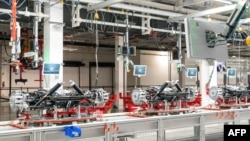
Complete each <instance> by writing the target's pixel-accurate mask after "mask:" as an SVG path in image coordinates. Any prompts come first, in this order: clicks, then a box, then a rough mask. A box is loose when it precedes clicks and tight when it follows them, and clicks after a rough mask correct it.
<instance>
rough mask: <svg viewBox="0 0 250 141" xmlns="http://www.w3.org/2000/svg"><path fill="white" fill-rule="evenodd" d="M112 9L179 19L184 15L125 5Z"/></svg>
mask: <svg viewBox="0 0 250 141" xmlns="http://www.w3.org/2000/svg"><path fill="white" fill-rule="evenodd" d="M79 1H80V2H82V3H100V2H103V0H91V2H90V1H89V0H79ZM110 7H113V8H118V9H124V10H131V11H137V12H142V13H145V12H146V13H149V14H154V15H161V16H164V17H177V16H181V15H182V14H179V13H175V12H169V11H166V10H159V9H152V8H146V7H141V6H135V5H128V4H123V3H117V4H113V5H110Z"/></svg>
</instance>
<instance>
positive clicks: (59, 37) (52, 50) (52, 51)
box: [43, 2, 67, 89]
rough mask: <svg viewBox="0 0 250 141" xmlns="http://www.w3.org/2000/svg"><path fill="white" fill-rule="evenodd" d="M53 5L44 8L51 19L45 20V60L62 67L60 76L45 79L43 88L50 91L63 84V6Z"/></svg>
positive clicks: (49, 76)
mask: <svg viewBox="0 0 250 141" xmlns="http://www.w3.org/2000/svg"><path fill="white" fill-rule="evenodd" d="M53 3H54V2H49V3H45V4H46V5H48V6H45V8H44V13H45V14H48V15H49V18H45V19H44V47H43V49H44V53H43V54H44V55H43V60H44V62H46V63H60V64H61V66H60V72H59V75H54V74H53V75H46V76H44V77H43V87H44V88H49V89H50V88H52V87H53V86H54V85H55V84H57V83H61V82H63V66H62V64H63V5H62V4H60V3H58V4H55V5H53ZM66 83H67V82H66Z"/></svg>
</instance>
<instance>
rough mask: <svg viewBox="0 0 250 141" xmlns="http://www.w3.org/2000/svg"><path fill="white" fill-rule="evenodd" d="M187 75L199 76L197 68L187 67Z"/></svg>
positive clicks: (191, 76)
mask: <svg viewBox="0 0 250 141" xmlns="http://www.w3.org/2000/svg"><path fill="white" fill-rule="evenodd" d="M187 77H190V78H194V77H197V68H187Z"/></svg>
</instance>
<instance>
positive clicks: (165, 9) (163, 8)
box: [79, 0, 228, 21]
mask: <svg viewBox="0 0 250 141" xmlns="http://www.w3.org/2000/svg"><path fill="white" fill-rule="evenodd" d="M79 1H80V2H81V3H90V1H89V0H79ZM102 2H104V0H92V1H91V3H96V4H97V3H102ZM124 2H129V3H133V4H137V5H142V6H147V7H141V6H135V5H128V4H123V3H116V4H113V5H110V7H112V8H119V9H125V10H131V11H137V12H142V13H145V12H147V13H149V14H154V15H160V16H163V17H179V16H183V14H187V13H188V14H189V13H196V12H200V11H197V10H192V9H187V8H181V9H177V8H176V6H172V5H167V4H161V3H157V2H152V1H149V0H126V1H124ZM152 8H153V9H152ZM111 11H112V10H111ZM170 11H173V12H170ZM182 13H183V14H182ZM211 18H215V19H219V20H223V21H226V20H227V19H228V17H227V16H222V15H218V14H217V15H212V16H211Z"/></svg>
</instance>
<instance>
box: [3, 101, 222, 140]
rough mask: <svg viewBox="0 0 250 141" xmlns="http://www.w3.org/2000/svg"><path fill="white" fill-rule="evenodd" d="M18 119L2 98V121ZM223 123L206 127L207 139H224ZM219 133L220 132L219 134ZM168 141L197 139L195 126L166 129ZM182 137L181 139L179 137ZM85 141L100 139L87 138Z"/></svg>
mask: <svg viewBox="0 0 250 141" xmlns="http://www.w3.org/2000/svg"><path fill="white" fill-rule="evenodd" d="M14 119H16V112H14V111H11V109H10V106H9V101H7V100H3V99H0V121H10V120H14ZM222 132H223V125H214V126H208V127H206V134H208V137H206V141H223V135H222ZM218 133H219V134H218ZM165 136H166V140H167V141H197V139H191V138H190V137H191V136H194V130H193V127H188V128H180V129H174V130H166V132H165ZM177 138H180V139H177ZM142 140H143V141H156V140H157V135H156V133H154V132H152V133H141V134H137V135H135V136H133V137H126V138H125V137H122V138H120V139H117V141H142ZM85 141H99V140H96V139H94V140H91V139H90V140H85ZM100 141H102V139H100Z"/></svg>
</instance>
